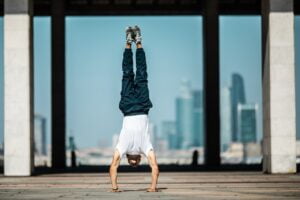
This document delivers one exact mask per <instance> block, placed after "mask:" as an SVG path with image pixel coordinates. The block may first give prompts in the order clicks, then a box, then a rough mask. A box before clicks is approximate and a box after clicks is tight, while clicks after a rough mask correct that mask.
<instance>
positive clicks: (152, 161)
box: [147, 150, 159, 192]
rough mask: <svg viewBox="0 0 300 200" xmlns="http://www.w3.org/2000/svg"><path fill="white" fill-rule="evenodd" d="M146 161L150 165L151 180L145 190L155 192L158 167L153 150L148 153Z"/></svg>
mask: <svg viewBox="0 0 300 200" xmlns="http://www.w3.org/2000/svg"><path fill="white" fill-rule="evenodd" d="M148 161H149V165H150V167H151V170H152V172H151V177H152V179H151V180H152V181H151V186H150V188H149V189H148V190H147V191H148V192H157V188H156V185H157V180H158V176H159V169H158V165H157V161H156V156H155V153H154V151H153V150H151V151H150V152H149V154H148Z"/></svg>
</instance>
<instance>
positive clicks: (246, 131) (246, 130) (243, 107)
mask: <svg viewBox="0 0 300 200" xmlns="http://www.w3.org/2000/svg"><path fill="white" fill-rule="evenodd" d="M257 110H258V105H257V104H238V133H239V134H238V140H239V141H241V142H243V143H248V142H256V137H257V121H256V120H257Z"/></svg>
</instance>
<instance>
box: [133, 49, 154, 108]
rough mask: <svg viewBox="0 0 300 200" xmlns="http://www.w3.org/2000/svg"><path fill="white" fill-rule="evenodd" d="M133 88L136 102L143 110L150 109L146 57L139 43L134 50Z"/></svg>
mask: <svg viewBox="0 0 300 200" xmlns="http://www.w3.org/2000/svg"><path fill="white" fill-rule="evenodd" d="M135 88H136V95H137V98H138V102H139V103H140V104H142V105H143V106H144V109H146V110H147V109H150V108H151V107H152V102H151V101H150V98H149V88H148V73H147V64H146V56H145V52H144V49H143V47H142V44H141V43H138V44H137V49H136V76H135Z"/></svg>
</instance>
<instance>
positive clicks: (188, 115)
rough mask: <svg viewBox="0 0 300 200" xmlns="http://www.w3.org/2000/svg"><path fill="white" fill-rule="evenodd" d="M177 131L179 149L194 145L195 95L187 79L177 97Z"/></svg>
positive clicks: (182, 83)
mask: <svg viewBox="0 0 300 200" xmlns="http://www.w3.org/2000/svg"><path fill="white" fill-rule="evenodd" d="M176 131H177V136H178V144H177V147H178V148H179V149H181V148H183V149H187V148H189V147H191V146H193V96H192V93H191V88H190V82H189V81H187V80H183V81H182V82H181V86H180V95H179V97H177V99H176Z"/></svg>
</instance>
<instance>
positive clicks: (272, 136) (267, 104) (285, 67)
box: [262, 0, 296, 173]
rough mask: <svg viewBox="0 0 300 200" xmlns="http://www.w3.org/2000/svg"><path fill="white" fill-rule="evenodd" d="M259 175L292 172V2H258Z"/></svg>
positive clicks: (293, 48)
mask: <svg viewBox="0 0 300 200" xmlns="http://www.w3.org/2000/svg"><path fill="white" fill-rule="evenodd" d="M262 17H263V18H262V31H263V44H262V48H263V72H262V74H263V77H262V78H263V125H264V129H263V130H264V135H263V172H265V173H295V172H296V113H295V112H296V107H295V103H296V98H295V55H294V54H295V43H294V13H293V0H284V1H283V0H264V1H262Z"/></svg>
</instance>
